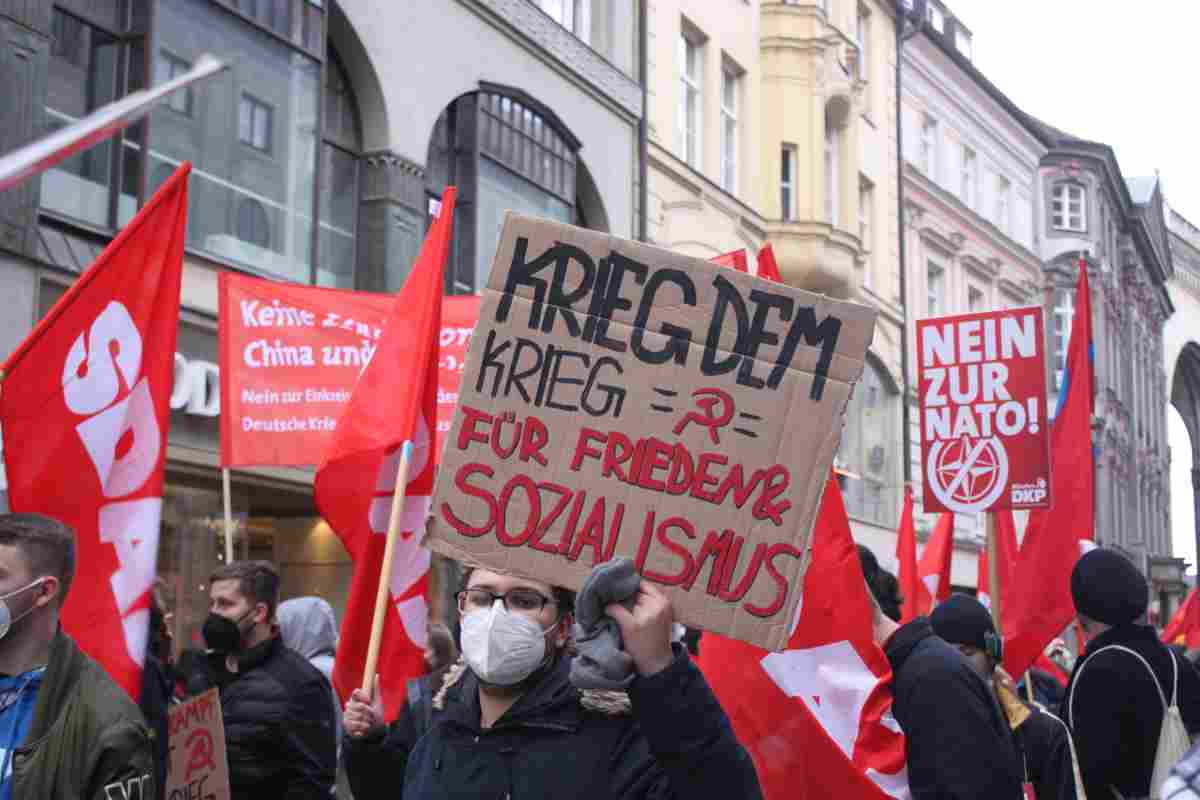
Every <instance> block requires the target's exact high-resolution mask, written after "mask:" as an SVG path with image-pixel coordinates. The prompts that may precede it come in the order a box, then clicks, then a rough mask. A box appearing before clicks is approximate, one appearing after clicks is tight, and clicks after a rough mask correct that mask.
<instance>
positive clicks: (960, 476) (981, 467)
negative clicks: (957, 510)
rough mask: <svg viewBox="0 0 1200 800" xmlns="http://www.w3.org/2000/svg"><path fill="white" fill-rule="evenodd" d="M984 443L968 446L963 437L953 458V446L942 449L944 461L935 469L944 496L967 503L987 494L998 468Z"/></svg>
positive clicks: (968, 438) (966, 438) (968, 439)
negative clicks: (944, 493) (945, 494)
mask: <svg viewBox="0 0 1200 800" xmlns="http://www.w3.org/2000/svg"><path fill="white" fill-rule="evenodd" d="M988 444H989V440H987V439H980V440H979V441H977V442H976V443H975V444H974V445H972V444H971V439H970V437H969V436H965V435H964V436H963V437H962V438H961V439H959V441H958V447H957V454H956V457H955V455H954V454H955V447H954V446H953V445H951V446H950V447H947V448H946V450H945V451H944V452H945V453H946V455H947V456H948V458H946V459H945V460H943V461H942V462H941V463H940V464H938V465H937V467H936V469H937V473H938V478H939V480H940V482H941V484H942V485H943V486H945V487H946V492H947V494H950V495H953V496H954V497H957V498H959V499H962V500H965V501H970V500H974V499H977V498H978V497H980V496H982V495H983V494H985V493H986V492H987V490H988V488H989V487H990V486H991V485H992V483H993V481H994V480H995V478H996V474H997V472H998V470H999V469H1000V465H999V464H997V463H996V457H995V454H994V453H993V452H992V449H991V448H990V447H988Z"/></svg>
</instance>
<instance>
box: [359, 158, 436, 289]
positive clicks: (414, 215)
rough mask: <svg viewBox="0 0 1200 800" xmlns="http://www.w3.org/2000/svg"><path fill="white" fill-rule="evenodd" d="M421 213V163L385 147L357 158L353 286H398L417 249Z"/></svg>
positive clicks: (422, 221)
mask: <svg viewBox="0 0 1200 800" xmlns="http://www.w3.org/2000/svg"><path fill="white" fill-rule="evenodd" d="M427 213H428V209H427V200H426V195H425V170H424V168H423V167H421V166H420V165H419V164H415V163H413V162H412V161H409V160H408V159H405V158H404V157H402V156H399V155H396V154H395V153H393V152H391V151H390V150H383V151H376V152H373V153H367V154H365V155H364V156H363V159H362V198H361V203H360V206H359V223H358V226H359V227H358V256H357V259H358V264H357V265H356V267H357V268H356V273H357V275H358V278H357V284H358V288H359V289H366V290H368V291H375V292H395V291H397V290H399V288H400V286H401V284H403V283H404V277H405V275H407V274H408V270H409V268H410V267H411V266H412V263H413V261H414V260H415V259H416V257H417V252H418V251H419V250H420V247H421V240H422V239H423V238H424V236H425V218H426V216H427Z"/></svg>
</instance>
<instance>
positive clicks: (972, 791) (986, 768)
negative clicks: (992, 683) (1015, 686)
mask: <svg viewBox="0 0 1200 800" xmlns="http://www.w3.org/2000/svg"><path fill="white" fill-rule="evenodd" d="M884 652H885V654H886V655H887V657H888V661H889V662H891V665H892V673H893V675H894V678H893V691H894V695H895V699H894V702H893V705H892V713H893V714H894V715H895V717H896V722H898V723H899V724H900V728H901V729H902V730H903V731H904V737H905V742H906V743H907V746H908V785H909V789H910V790H911V791H912V796H913V798H914V800H925V799H928V800H935V799H936V800H943V799H946V800H949V799H950V798H956V799H957V798H964V799H965V798H972V799H973V800H991V798H995V799H996V800H1014V798H1020V797H1021V770H1020V766H1019V763H1018V761H1017V757H1016V753H1015V751H1014V750H1013V743H1012V737H1011V734H1010V733H1009V731H1008V723H1007V720H1005V719H1004V717H1003V713H1002V712H1001V710H1000V706H999V704H998V703H997V702H996V699H995V697H994V696H993V695H992V691H991V689H990V688H989V687H988V686H987V685H986V684H984V682H983V679H982V678H980V677H979V676H978V675H977V674H975V671H974V670H972V669H971V666H970V665H969V664H968V663H967V661H966V659H964V658H963V656H962V654H961V653H959V652H958V651H957V650H955V649H954V648H953V647H951V646H950V645H948V644H946V642H944V641H942V640H941V639H940V638H938V637H937V636H935V635H934V633H933V628H932V627H930V625H929V620H928V619H927V618H925V617H918V618H917V619H915V620H913V621H912V622H910V623H908V624H907V625H905V626H903V627H902V628H900V629H899V630H898V631H896V632H895V633H894V634H893V635H892V637H891V639H889V640H888V642H887V645H886V646H885V647H884Z"/></svg>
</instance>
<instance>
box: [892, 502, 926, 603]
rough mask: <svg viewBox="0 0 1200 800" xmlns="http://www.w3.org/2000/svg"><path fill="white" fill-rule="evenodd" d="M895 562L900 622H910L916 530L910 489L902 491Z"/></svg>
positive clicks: (915, 587)
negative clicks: (901, 508) (898, 586)
mask: <svg viewBox="0 0 1200 800" xmlns="http://www.w3.org/2000/svg"><path fill="white" fill-rule="evenodd" d="M896 560H897V561H899V562H900V575H899V576H898V577H899V582H900V597H901V600H902V601H903V605H902V606H901V608H900V621H901V622H902V623H904V622H910V621H911V620H913V619H915V618H917V617H919V616H920V614H918V613H917V529H916V527H914V526H913V497H912V489H905V490H904V510H903V511H901V512H900V529H899V530H898V531H896Z"/></svg>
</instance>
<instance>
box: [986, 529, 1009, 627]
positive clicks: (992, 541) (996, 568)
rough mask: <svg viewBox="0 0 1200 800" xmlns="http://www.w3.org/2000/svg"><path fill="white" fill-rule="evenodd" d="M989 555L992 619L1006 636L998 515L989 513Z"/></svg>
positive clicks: (987, 545) (989, 590) (989, 592)
mask: <svg viewBox="0 0 1200 800" xmlns="http://www.w3.org/2000/svg"><path fill="white" fill-rule="evenodd" d="M986 518H987V543H986V545H985V546H986V547H987V556H988V575H987V580H988V594H989V595H990V596H991V598H992V621H993V622H994V623H995V624H996V633H998V634H999V635H1000V636H1004V631H1003V630H1002V629H1001V627H1000V565H999V564H998V563H997V561H998V559H997V551H998V550H999V549H1000V548H999V547H998V546H997V541H996V536H997V534H996V515H995V514H994V513H991V514H987V515H986Z"/></svg>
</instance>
